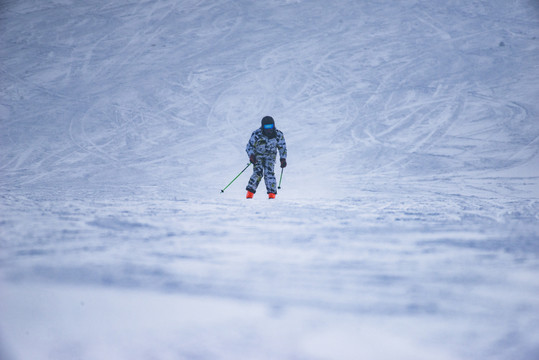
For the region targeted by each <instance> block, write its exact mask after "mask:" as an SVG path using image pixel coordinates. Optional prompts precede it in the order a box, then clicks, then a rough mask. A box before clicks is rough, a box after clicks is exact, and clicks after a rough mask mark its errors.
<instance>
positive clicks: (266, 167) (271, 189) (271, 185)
mask: <svg viewBox="0 0 539 360" xmlns="http://www.w3.org/2000/svg"><path fill="white" fill-rule="evenodd" d="M274 168H275V155H271V156H260V155H259V156H257V157H256V164H254V168H253V175H251V178H250V179H249V183H248V184H247V191H250V192H252V193H255V192H256V188H257V187H258V184H259V183H260V180H262V177H264V182H265V183H266V190H267V192H268V194H269V193H274V194H277V181H276V180H275V170H274Z"/></svg>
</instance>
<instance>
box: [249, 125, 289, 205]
mask: <svg viewBox="0 0 539 360" xmlns="http://www.w3.org/2000/svg"><path fill="white" fill-rule="evenodd" d="M277 150H278V151H279V156H280V161H281V167H282V168H285V167H286V142H285V140H284V135H283V133H282V132H281V131H280V130H277V129H276V128H275V121H274V120H273V118H272V117H271V116H264V117H263V118H262V126H260V128H258V129H256V130H255V131H253V133H252V135H251V138H250V139H249V142H248V143H247V147H246V149H245V151H247V155H249V161H250V162H251V163H252V164H253V175H251V178H250V179H249V183H248V184H247V188H246V190H247V196H246V197H247V199H252V198H253V196H254V194H255V193H256V188H257V187H258V184H259V183H260V180H262V177H264V182H265V183H266V190H267V192H268V198H269V199H275V195H276V194H277V182H276V180H275V172H274V167H275V159H276V156H277Z"/></svg>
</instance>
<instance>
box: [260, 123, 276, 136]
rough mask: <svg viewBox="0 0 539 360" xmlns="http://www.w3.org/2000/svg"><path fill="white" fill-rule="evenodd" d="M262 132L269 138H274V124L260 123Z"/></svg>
mask: <svg viewBox="0 0 539 360" xmlns="http://www.w3.org/2000/svg"><path fill="white" fill-rule="evenodd" d="M262 133H263V134H264V135H266V136H267V137H269V138H274V137H275V136H276V135H277V134H276V132H275V125H273V124H265V125H262Z"/></svg>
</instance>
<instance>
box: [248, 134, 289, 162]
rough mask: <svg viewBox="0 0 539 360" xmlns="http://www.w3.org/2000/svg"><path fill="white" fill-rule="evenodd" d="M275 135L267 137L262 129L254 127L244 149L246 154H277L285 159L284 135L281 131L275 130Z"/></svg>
mask: <svg viewBox="0 0 539 360" xmlns="http://www.w3.org/2000/svg"><path fill="white" fill-rule="evenodd" d="M275 132H276V136H275V137H273V138H268V137H267V136H266V135H264V134H263V132H262V129H256V130H255V131H253V134H252V135H251V138H250V139H249V142H248V143H247V147H246V148H245V151H247V155H249V156H251V155H256V156H273V157H275V155H277V151H279V155H280V157H281V158H283V159H286V142H285V140H284V135H283V133H282V131H280V130H277V129H276V130H275Z"/></svg>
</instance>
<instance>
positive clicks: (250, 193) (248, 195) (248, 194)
mask: <svg viewBox="0 0 539 360" xmlns="http://www.w3.org/2000/svg"><path fill="white" fill-rule="evenodd" d="M254 195H255V194H254V193H252V192H250V191H249V190H247V196H246V197H245V198H246V199H252V198H253V196H254Z"/></svg>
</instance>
